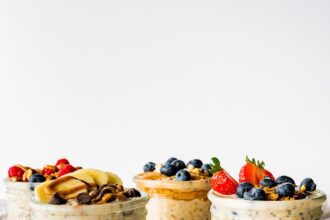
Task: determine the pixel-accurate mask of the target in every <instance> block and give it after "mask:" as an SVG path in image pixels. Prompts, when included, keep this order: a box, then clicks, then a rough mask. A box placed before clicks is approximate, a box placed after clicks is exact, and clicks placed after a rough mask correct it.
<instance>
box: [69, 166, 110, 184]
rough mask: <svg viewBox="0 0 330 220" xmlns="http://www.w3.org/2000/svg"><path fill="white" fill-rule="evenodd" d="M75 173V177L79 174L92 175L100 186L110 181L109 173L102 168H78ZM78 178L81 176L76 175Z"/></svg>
mask: <svg viewBox="0 0 330 220" xmlns="http://www.w3.org/2000/svg"><path fill="white" fill-rule="evenodd" d="M73 174H74V175H75V177H76V176H79V175H88V176H90V177H92V178H93V180H94V181H95V183H96V184H97V185H99V186H102V185H104V184H108V181H109V177H108V175H107V174H106V173H105V172H103V171H101V170H97V169H81V170H77V171H76V172H74V173H73ZM76 178H79V177H76Z"/></svg>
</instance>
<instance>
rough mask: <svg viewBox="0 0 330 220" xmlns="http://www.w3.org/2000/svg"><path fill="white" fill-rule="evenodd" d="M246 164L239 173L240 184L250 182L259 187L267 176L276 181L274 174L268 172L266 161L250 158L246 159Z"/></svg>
mask: <svg viewBox="0 0 330 220" xmlns="http://www.w3.org/2000/svg"><path fill="white" fill-rule="evenodd" d="M245 161H246V164H245V165H244V166H243V167H242V168H241V170H240V172H239V182H240V183H242V182H249V183H251V184H252V185H254V186H258V185H259V182H260V181H261V180H262V179H264V178H265V177H266V176H268V177H270V178H271V179H273V180H274V179H275V178H274V176H273V174H272V173H271V172H269V171H268V170H266V169H265V168H264V167H265V163H264V161H259V160H257V161H256V160H255V159H254V158H253V159H252V160H250V159H249V158H248V156H246V158H245Z"/></svg>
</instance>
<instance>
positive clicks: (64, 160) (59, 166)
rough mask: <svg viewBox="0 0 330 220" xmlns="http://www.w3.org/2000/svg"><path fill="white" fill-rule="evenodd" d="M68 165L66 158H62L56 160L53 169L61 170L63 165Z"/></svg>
mask: <svg viewBox="0 0 330 220" xmlns="http://www.w3.org/2000/svg"><path fill="white" fill-rule="evenodd" d="M67 164H70V162H69V161H68V160H67V159H66V158H62V159H59V160H57V162H56V164H55V167H56V168H57V169H61V168H62V167H63V166H64V165H67Z"/></svg>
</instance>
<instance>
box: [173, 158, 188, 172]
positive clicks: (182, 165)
mask: <svg viewBox="0 0 330 220" xmlns="http://www.w3.org/2000/svg"><path fill="white" fill-rule="evenodd" d="M171 164H172V165H174V166H175V167H176V168H177V170H182V169H184V168H186V164H185V163H184V162H183V161H182V160H175V161H173V162H172V163H171Z"/></svg>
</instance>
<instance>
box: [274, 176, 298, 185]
mask: <svg viewBox="0 0 330 220" xmlns="http://www.w3.org/2000/svg"><path fill="white" fill-rule="evenodd" d="M276 182H277V184H282V183H292V184H293V185H296V183H295V182H294V180H293V179H292V178H291V177H288V176H279V177H277V178H276Z"/></svg>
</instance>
